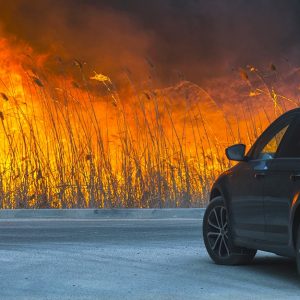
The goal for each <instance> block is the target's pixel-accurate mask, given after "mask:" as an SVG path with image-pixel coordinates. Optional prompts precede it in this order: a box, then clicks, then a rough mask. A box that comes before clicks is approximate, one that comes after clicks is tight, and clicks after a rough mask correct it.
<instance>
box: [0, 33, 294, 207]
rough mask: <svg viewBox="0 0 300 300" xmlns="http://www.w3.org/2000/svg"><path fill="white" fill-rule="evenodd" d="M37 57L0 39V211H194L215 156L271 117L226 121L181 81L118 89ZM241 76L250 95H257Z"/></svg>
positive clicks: (218, 160)
mask: <svg viewBox="0 0 300 300" xmlns="http://www.w3.org/2000/svg"><path fill="white" fill-rule="evenodd" d="M24 53H29V54H24ZM47 59H48V56H47V55H44V56H37V55H36V54H34V53H33V50H32V49H30V48H29V47H27V46H24V45H22V46H20V45H12V44H11V43H10V42H9V41H8V40H6V39H0V93H1V94H0V95H1V98H2V99H1V100H0V101H1V105H0V138H1V141H2V142H1V145H0V199H1V201H2V202H1V207H2V208H16V207H56V208H61V207H153V206H159V207H163V206H168V207H177V206H200V205H202V204H203V201H205V200H203V199H205V198H206V197H207V194H208V192H209V188H210V185H211V183H212V182H213V180H214V179H215V178H216V176H217V175H218V174H219V173H220V172H222V171H224V170H226V169H228V167H229V166H230V163H229V162H228V161H227V160H226V159H225V156H224V148H225V147H226V146H228V145H229V144H231V143H235V142H240V141H241V139H242V137H243V138H244V139H245V140H244V142H245V143H246V144H247V145H248V146H249V145H251V143H252V142H253V141H254V140H255V138H256V137H257V136H258V135H259V134H260V133H261V132H262V130H263V129H264V128H265V127H266V126H267V124H268V123H269V122H270V121H271V119H272V118H274V117H273V116H272V117H271V118H270V115H269V114H268V113H270V111H265V110H261V109H259V108H261V104H260V103H259V102H258V104H257V106H258V109H257V108H255V107H250V106H249V107H247V109H245V108H244V106H243V105H240V106H238V105H236V106H235V109H234V112H233V113H231V114H229V113H228V110H232V106H229V105H228V107H224V106H221V105H220V104H219V103H218V102H217V101H215V100H214V98H213V97H212V96H210V94H209V93H208V91H207V90H204V89H203V88H201V87H200V86H198V85H197V84H195V83H191V82H188V81H181V82H179V83H178V84H176V85H174V86H170V87H167V88H163V89H149V90H146V89H141V90H138V89H136V87H135V86H134V85H133V84H132V85H130V86H129V87H128V88H127V89H124V90H122V91H120V90H118V89H117V87H116V85H115V84H114V83H113V80H112V79H111V78H110V77H109V76H107V75H103V74H101V73H98V72H94V74H89V71H86V70H85V66H84V64H83V63H81V62H80V61H79V60H75V61H74V65H75V67H76V68H77V69H76V71H75V73H76V72H77V73H76V74H75V75H74V74H70V73H68V72H66V73H63V72H61V73H57V72H56V73H55V72H52V71H51V70H47V67H46V66H47V63H46V62H47ZM59 63H61V62H59ZM249 71H250V73H253V74H256V73H258V70H257V69H256V68H254V67H249ZM241 76H242V78H243V80H244V81H246V86H247V87H249V86H250V88H251V91H252V92H250V95H249V93H247V95H249V96H250V97H254V96H255V98H257V97H260V96H261V95H264V93H267V92H266V91H268V90H267V89H261V87H259V88H256V87H253V86H251V82H250V79H251V78H250V75H249V74H248V73H247V71H246V70H242V71H241ZM214 90H217V91H220V93H222V88H220V87H218V88H215V89H214ZM269 91H270V93H269V94H270V97H271V101H270V102H272V101H273V103H274V105H275V104H276V111H277V110H278V109H282V106H281V104H280V100H281V99H283V98H282V96H280V95H279V94H277V93H276V91H275V90H274V89H270V90H269ZM292 104H294V103H292Z"/></svg>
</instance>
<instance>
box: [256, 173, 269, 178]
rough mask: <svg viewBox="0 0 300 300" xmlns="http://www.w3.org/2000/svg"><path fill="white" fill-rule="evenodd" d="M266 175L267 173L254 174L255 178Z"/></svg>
mask: <svg viewBox="0 0 300 300" xmlns="http://www.w3.org/2000/svg"><path fill="white" fill-rule="evenodd" d="M265 176H266V173H255V174H254V178H255V179H260V178H264V177H265Z"/></svg>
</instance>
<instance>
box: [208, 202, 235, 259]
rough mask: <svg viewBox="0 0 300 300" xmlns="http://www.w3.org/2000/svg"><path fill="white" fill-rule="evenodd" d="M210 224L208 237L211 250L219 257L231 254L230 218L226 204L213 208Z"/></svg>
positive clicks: (209, 217) (209, 218)
mask: <svg viewBox="0 0 300 300" xmlns="http://www.w3.org/2000/svg"><path fill="white" fill-rule="evenodd" d="M208 225H209V226H208V231H207V239H208V242H209V245H210V248H211V250H212V251H213V252H214V253H215V254H216V255H217V256H219V257H222V258H225V257H227V256H229V255H230V251H229V246H228V218H227V210H226V208H225V207H224V206H216V207H214V208H213V209H212V210H211V212H210V214H209V216H208Z"/></svg>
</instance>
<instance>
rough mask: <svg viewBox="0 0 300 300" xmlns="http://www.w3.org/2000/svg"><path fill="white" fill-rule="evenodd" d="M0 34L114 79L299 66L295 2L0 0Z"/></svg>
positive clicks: (166, 79)
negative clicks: (126, 72)
mask: <svg viewBox="0 0 300 300" xmlns="http://www.w3.org/2000/svg"><path fill="white" fill-rule="evenodd" d="M0 4H1V10H0V33H1V34H2V35H4V36H6V37H7V36H9V38H11V39H12V40H13V41H15V42H17V43H19V42H21V43H26V44H28V45H30V46H31V47H32V48H33V49H34V51H36V53H39V54H43V53H49V52H51V53H55V54H56V53H57V54H59V55H62V56H63V57H67V58H70V59H80V60H83V61H87V62H88V63H89V64H91V65H92V66H93V67H94V68H95V69H97V70H99V71H101V72H102V73H106V74H109V75H110V76H112V77H114V76H115V77H117V76H118V75H117V74H118V73H119V72H120V71H121V70H123V69H124V68H126V69H127V70H129V71H130V72H132V73H133V74H134V75H135V77H136V78H144V77H145V76H146V75H145V74H147V76H148V75H149V68H150V69H153V72H154V71H155V72H156V76H157V78H159V81H160V82H161V83H162V84H166V85H167V84H170V83H172V82H174V81H176V80H177V79H178V78H181V77H184V78H185V79H187V80H190V81H193V82H196V83H203V82H205V81H207V80H210V79H212V78H218V77H222V76H226V75H227V74H230V72H232V71H234V70H236V69H238V68H239V67H243V66H245V65H247V64H253V65H257V66H262V67H264V66H268V65H270V64H271V63H274V64H276V65H279V66H280V65H282V64H285V63H289V64H293V65H297V64H298V62H299V49H300V47H299V46H300V42H299V34H300V2H299V1H296V0H289V1H285V0H281V1H279V0H259V1H258V0H252V1H246V0H234V1H232V0H228V1H221V0H219V1H217V0H210V1H208V0H207V1H203V0H151V1H150V0H149V1H146V0H126V1H124V0H110V1H101V0H64V1H58V0H40V1H38V0H10V1H4V0H0Z"/></svg>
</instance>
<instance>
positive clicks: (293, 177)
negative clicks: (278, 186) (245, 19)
mask: <svg viewBox="0 0 300 300" xmlns="http://www.w3.org/2000/svg"><path fill="white" fill-rule="evenodd" d="M290 179H291V180H293V181H296V180H299V179H300V174H291V175H290Z"/></svg>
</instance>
